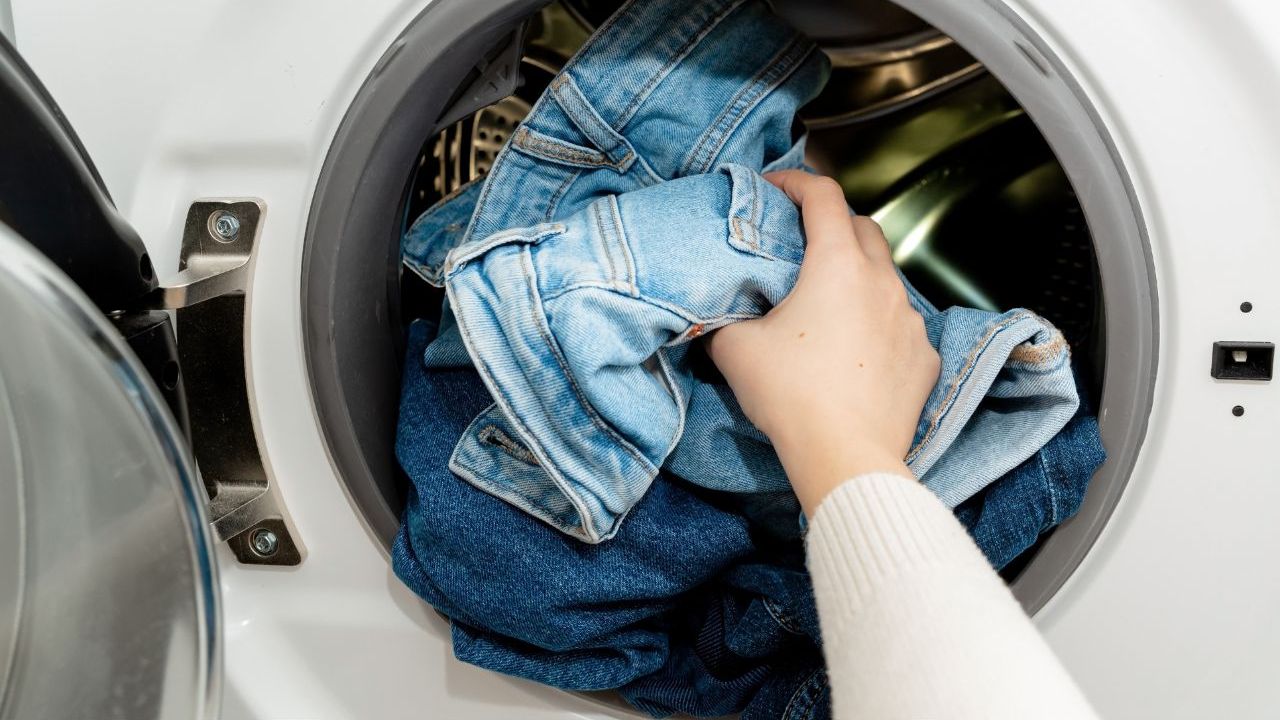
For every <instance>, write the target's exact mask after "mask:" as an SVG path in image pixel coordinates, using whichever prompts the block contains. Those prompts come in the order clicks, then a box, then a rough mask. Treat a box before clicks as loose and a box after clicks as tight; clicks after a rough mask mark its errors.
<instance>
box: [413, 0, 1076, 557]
mask: <svg viewBox="0 0 1280 720" xmlns="http://www.w3.org/2000/svg"><path fill="white" fill-rule="evenodd" d="M827 72H828V67H827V62H826V59H825V56H823V55H822V53H820V52H818V51H817V49H816V48H815V47H814V46H813V45H812V43H810V42H809V41H808V40H807V39H806V38H804V37H803V36H801V35H800V34H798V33H796V32H795V31H794V30H792V29H791V28H789V27H787V26H786V24H785V23H783V22H782V21H781V20H779V19H778V18H776V17H774V16H773V15H772V14H771V13H770V11H769V9H768V7H767V6H766V5H765V3H764V2H762V0H697V1H696V2H688V1H687V0H645V1H635V2H630V3H628V4H627V5H625V6H623V8H622V9H621V10H619V11H618V13H617V14H615V15H614V17H613V18H612V19H610V21H609V22H607V23H606V24H605V25H604V26H602V27H601V28H600V30H599V31H597V33H596V34H595V35H594V36H593V37H592V38H591V39H590V40H588V42H587V44H586V45H585V46H584V47H583V48H582V50H581V51H580V52H579V53H578V55H577V56H576V57H575V58H574V59H573V60H571V61H570V62H569V64H568V65H567V66H566V67H565V68H564V70H563V71H562V72H561V74H560V75H559V76H557V78H556V79H555V80H553V81H552V83H551V85H550V87H549V88H548V90H547V91H546V92H545V93H544V95H543V96H542V98H541V99H539V101H538V102H537V104H536V105H535V106H534V108H533V110H532V112H531V113H530V115H529V116H528V117H527V118H526V119H525V120H524V121H523V122H522V123H521V125H520V127H519V128H518V129H517V130H516V132H515V133H514V134H513V135H512V138H511V140H510V142H509V143H508V145H507V146H506V147H505V148H504V149H503V150H502V152H501V153H500V154H499V156H498V157H497V159H496V160H495V162H494V165H493V167H492V169H491V170H490V172H489V174H488V175H487V177H486V179H485V180H484V182H481V183H475V184H473V185H470V186H468V187H465V188H464V189H463V190H462V191H461V192H460V193H458V194H457V195H455V196H454V197H452V198H449V199H447V200H445V201H444V202H442V203H441V204H439V205H437V206H436V207H434V208H432V209H430V210H428V211H427V212H426V213H424V215H423V216H422V217H421V218H419V219H418V220H417V221H416V222H415V223H414V225H413V227H412V228H411V229H410V231H409V232H408V233H407V234H406V236H405V238H404V242H403V254H404V258H405V262H406V264H407V266H408V267H409V268H411V269H412V270H414V271H415V272H417V273H419V274H420V275H421V276H422V277H423V278H425V279H426V280H428V281H429V282H434V283H437V284H440V283H443V284H444V286H445V287H446V289H447V292H448V301H449V302H448V304H449V309H450V310H451V312H452V314H453V316H454V319H456V325H454V326H452V327H451V328H450V332H448V333H445V334H443V335H442V338H441V340H440V341H439V342H440V343H441V345H442V347H440V348H438V349H434V350H432V351H428V354H427V357H428V359H429V360H438V361H443V362H445V363H446V364H447V366H453V365H454V364H456V361H457V360H458V359H459V358H460V356H461V355H462V354H463V351H464V350H465V354H467V355H468V356H469V357H470V358H471V359H472V360H473V361H474V363H475V367H476V369H477V370H478V371H479V373H480V377H481V379H482V380H483V382H484V384H485V387H486V388H487V389H488V390H489V393H490V394H491V395H492V397H493V400H494V403H493V405H492V406H490V407H487V408H483V409H482V410H481V412H479V413H478V414H477V416H476V417H475V418H474V422H472V423H471V424H470V425H469V426H468V427H467V428H466V430H465V432H464V433H463V434H462V436H461V440H460V441H459V442H458V444H457V446H456V449H455V452H454V453H453V454H452V456H451V457H450V460H449V467H450V468H451V469H452V470H453V471H454V472H455V473H456V474H457V475H459V476H460V477H462V478H464V479H466V480H467V481H468V482H470V483H472V484H473V485H475V486H476V487H478V488H480V489H482V490H484V491H485V492H488V493H491V494H493V495H495V496H497V497H500V498H502V499H503V500H505V501H507V502H508V503H510V504H511V505H513V506H515V507H518V508H520V509H522V510H524V511H526V512H528V513H529V514H530V515H532V516H534V517H537V518H539V519H541V520H542V521H544V522H546V523H547V524H549V525H551V526H552V527H555V528H557V529H558V530H560V531H562V532H564V533H566V534H568V535H570V536H572V537H575V538H577V539H579V540H582V541H584V542H587V543H599V542H602V541H604V540H608V539H610V538H613V537H615V536H616V534H617V533H618V532H619V529H620V527H621V526H622V524H623V520H624V518H626V517H628V515H629V514H630V513H632V512H633V511H634V509H635V508H636V507H637V505H638V503H639V502H640V501H641V500H642V498H643V497H644V496H645V494H646V492H648V491H649V489H650V487H651V484H652V483H653V481H654V478H655V477H657V476H658V473H659V470H660V469H661V468H663V467H665V468H667V469H668V470H671V471H672V472H675V473H676V474H678V475H679V476H681V477H682V478H683V479H684V480H685V481H687V482H689V483H693V484H696V485H700V486H702V487H705V488H708V489H712V490H719V491H729V492H736V493H757V492H771V491H783V490H786V489H787V487H788V486H787V481H786V477H785V475H784V474H783V472H782V469H781V466H780V464H779V463H778V461H777V458H776V456H775V455H774V453H773V451H772V448H771V447H770V446H769V445H768V443H767V441H766V439H765V438H764V437H763V436H762V435H761V434H760V433H759V432H758V431H757V430H756V429H755V428H754V427H753V426H752V425H751V423H750V422H749V421H748V420H747V419H746V417H745V416H744V415H743V414H742V411H741V409H740V408H739V407H738V405H737V403H736V402H735V401H734V400H733V398H732V396H731V395H729V394H728V393H727V392H726V390H725V388H724V387H723V385H719V386H717V385H716V384H715V383H708V382H707V381H705V380H703V379H701V378H699V377H698V376H697V374H696V373H695V372H694V366H695V364H696V356H697V355H698V353H699V350H698V349H697V348H696V346H694V345H691V344H690V341H692V340H694V339H696V338H697V337H699V336H701V335H703V334H705V333H707V332H709V331H711V330H714V329H715V328H717V327H720V326H722V325H725V324H728V323H732V322H736V321H739V320H743V319H748V318H753V317H758V316H760V315H762V314H763V313H765V312H767V311H768V310H769V308H771V307H772V306H774V305H776V304H777V303H778V302H779V301H781V300H782V298H783V297H785V296H786V294H787V293H788V292H789V291H790V289H791V287H792V286H793V285H794V283H795V279H796V275H797V272H798V269H799V263H800V261H801V259H802V257H803V255H804V236H803V232H802V229H801V224H800V218H799V213H798V211H797V209H796V207H795V206H794V205H793V204H792V203H791V202H790V200H789V199H788V198H787V197H786V196H785V195H784V194H783V193H782V192H781V191H780V190H778V189H777V188H775V187H773V186H772V185H770V184H769V183H768V182H766V181H765V180H764V179H763V177H762V176H761V172H763V171H767V170H771V169H778V168H796V167H801V166H802V164H803V156H804V143H803V139H802V138H801V139H800V140H798V141H797V140H795V139H794V138H793V136H792V128H793V125H794V122H795V113H796V109H797V108H798V107H799V106H800V105H802V104H803V103H804V102H805V101H806V100H808V99H810V98H812V97H813V96H815V95H816V94H817V92H818V91H819V90H820V89H821V87H822V85H823V83H824V82H825V80H826V76H827ZM908 292H909V296H910V298H911V300H912V303H913V305H914V306H915V307H916V309H917V310H919V311H920V312H921V314H922V315H924V316H925V322H926V328H927V331H928V335H929V340H930V342H931V343H932V344H933V345H934V347H936V348H937V350H938V352H939V354H940V356H941V358H942V374H941V377H940V378H939V381H938V383H937V386H936V387H935V388H934V390H933V392H932V394H931V395H930V397H929V399H928V402H927V404H926V406H925V409H924V413H923V414H922V416H921V418H920V421H919V426H918V428H917V432H916V437H915V443H914V445H913V447H912V449H911V452H910V455H909V456H908V457H907V462H908V464H909V466H910V467H911V468H912V470H913V471H914V472H915V473H916V474H917V475H919V476H920V477H921V479H922V481H923V482H924V483H925V485H927V486H928V487H929V488H930V489H931V490H933V491H934V492H935V493H936V494H937V495H938V496H939V497H941V498H942V499H943V500H944V501H945V502H947V503H948V504H949V505H952V506H954V505H956V504H958V503H960V502H962V501H964V500H965V499H967V498H969V497H971V496H973V495H974V494H975V493H976V492H978V491H979V490H980V489H981V488H983V487H985V486H986V485H987V484H988V483H990V482H991V481H993V480H995V479H996V478H998V477H1001V476H1002V475H1004V474H1005V473H1007V472H1008V471H1009V470H1011V469H1013V468H1014V467H1015V466H1017V465H1018V464H1019V463H1021V462H1022V461H1023V460H1025V459H1027V458H1028V457H1030V456H1031V455H1032V454H1034V453H1035V452H1036V450H1038V449H1039V448H1040V447H1041V446H1042V445H1044V444H1045V443H1046V442H1047V441H1048V440H1049V439H1050V438H1051V437H1053V436H1054V434H1056V433H1057V432H1058V431H1059V430H1061V429H1062V427H1063V426H1064V425H1065V424H1066V422H1067V420H1068V419H1069V418H1070V417H1071V416H1072V415H1073V413H1074V412H1075V410H1076V408H1077V405H1078V397H1077V394H1076V390H1075V387H1074V384H1073V380H1072V374H1071V368H1070V362H1069V357H1070V353H1069V350H1068V348H1067V345H1066V342H1065V341H1064V340H1063V337H1062V335H1061V334H1060V333H1059V332H1058V331H1057V330H1056V329H1054V328H1053V327H1052V326H1051V325H1049V324H1048V323H1047V322H1046V321H1044V320H1043V319H1041V318H1039V317H1037V316H1036V315H1034V314H1033V313H1031V312H1029V311H1027V310H1011V311H1009V312H1005V313H1003V314H996V313H989V312H984V311H979V310H973V309H967V308H951V309H949V310H946V311H942V312H939V311H938V310H937V309H936V308H934V307H933V306H932V305H930V304H929V303H928V302H927V301H926V300H925V299H924V298H922V297H920V296H919V294H918V293H916V292H915V291H914V289H912V288H910V286H909V285H908Z"/></svg>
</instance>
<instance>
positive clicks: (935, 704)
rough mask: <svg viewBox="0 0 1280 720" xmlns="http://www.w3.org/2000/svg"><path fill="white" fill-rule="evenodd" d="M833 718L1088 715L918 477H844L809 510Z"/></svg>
mask: <svg viewBox="0 0 1280 720" xmlns="http://www.w3.org/2000/svg"><path fill="white" fill-rule="evenodd" d="M808 551H809V570H810V573H811V574H812V576H813V587H814V593H815V595H816V597H817V603H818V617H819V620H820V622H821V625H822V639H823V652H824V654H825V655H826V660H827V672H828V675H829V677H830V682H831V691H832V699H833V704H834V709H835V718H836V719H837V720H856V719H860V718H876V719H880V718H885V719H890V718H983V719H993V720H994V719H1002V718H1011V719H1012V718H1019V719H1020V718H1094V717H1096V716H1095V715H1094V713H1093V710H1092V709H1091V708H1090V706H1089V704H1088V702H1087V701H1086V700H1085V698H1084V696H1083V695H1082V694H1081V692H1080V690H1079V689H1078V688H1077V687H1076V685H1075V683H1074V682H1073V681H1072V680H1071V677H1070V676H1069V675H1067V672H1066V670H1065V669H1064V668H1063V667H1062V665H1061V664H1060V663H1059V662H1058V659H1057V658H1056V657H1055V656H1054V654H1053V652H1052V651H1051V650H1050V649H1049V646H1048V645H1047V644H1046V643H1045V641H1044V639H1043V638H1041V636H1040V634H1039V633H1038V632H1037V631H1036V629H1035V627H1034V626H1033V625H1032V623H1031V620H1030V619H1029V618H1028V617H1027V616H1026V614H1025V613H1023V611H1022V608H1021V606H1019V605H1018V603H1017V601H1015V600H1014V598H1013V595H1012V594H1011V593H1010V592H1009V590H1008V589H1007V588H1006V587H1005V585H1004V583H1003V582H1002V581H1001V580H1000V577H999V576H998V575H996V573H995V572H994V571H993V570H992V569H991V566H990V565H988V564H987V561H986V559H985V558H984V557H983V555H982V553H981V551H980V550H979V549H978V547H977V546H976V545H974V543H973V541H972V540H971V539H970V538H969V536H968V535H967V534H966V533H965V531H964V528H963V527H961V525H960V523H959V522H958V521H957V520H956V519H955V517H954V516H953V515H952V514H951V512H950V511H949V510H948V509H947V508H946V507H945V506H944V505H943V504H942V503H941V502H939V501H938V499H937V498H936V497H934V495H933V494H932V493H930V492H929V491H928V490H927V489H925V488H924V487H922V486H921V485H920V484H919V483H918V482H916V481H915V480H909V479H907V478H904V477H900V476H897V475H889V474H871V475H863V476H861V477H857V478H854V479H853V480H851V481H849V482H846V483H844V484H843V485H841V486H840V487H839V488H837V489H836V490H834V491H832V492H831V494H830V495H828V496H827V498H826V499H825V500H824V501H823V502H822V505H821V506H820V507H819V508H818V511H817V512H816V513H815V514H814V517H813V519H812V522H811V525H810V529H809V537H808Z"/></svg>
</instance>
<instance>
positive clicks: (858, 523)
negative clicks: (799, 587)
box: [808, 473, 991, 612]
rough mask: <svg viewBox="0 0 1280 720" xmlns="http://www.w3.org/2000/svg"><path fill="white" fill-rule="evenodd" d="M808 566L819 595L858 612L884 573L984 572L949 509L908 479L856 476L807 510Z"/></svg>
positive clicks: (978, 555)
mask: <svg viewBox="0 0 1280 720" xmlns="http://www.w3.org/2000/svg"><path fill="white" fill-rule="evenodd" d="M808 548H809V567H810V570H811V572H812V574H813V577H814V585H815V588H814V589H815V591H816V592H817V593H818V594H819V595H823V594H825V593H831V594H830V595H828V597H839V598H842V599H843V603H842V604H843V605H844V610H845V611H846V612H857V611H858V610H859V609H860V608H861V607H862V606H863V604H865V603H866V602H867V601H868V599H869V598H870V597H871V595H872V593H874V591H875V588H876V587H878V586H880V585H881V584H882V583H881V581H882V579H883V578H884V577H885V576H887V575H898V574H903V573H910V572H913V571H915V570H918V569H921V568H923V567H926V566H936V565H946V566H948V567H950V568H951V569H953V570H954V569H956V568H958V567H963V566H965V565H970V566H972V567H973V568H974V569H975V570H977V571H978V572H981V573H984V574H989V573H990V572H991V570H990V567H989V566H988V565H987V563H986V559H985V558H983V556H982V553H981V551H979V550H978V548H977V546H975V545H974V544H973V541H972V540H970V539H969V537H968V535H967V534H966V533H965V531H964V528H963V527H962V526H961V525H960V523H959V521H957V520H956V518H955V516H954V515H952V514H951V511H950V510H949V509H948V508H947V507H946V506H945V505H943V504H942V502H941V501H939V500H938V498H936V497H935V496H934V495H933V493H931V492H929V490H928V489H926V488H925V487H924V486H922V485H921V484H920V483H919V482H918V481H916V480H914V479H909V478H905V477H902V476H900V475H893V474H889V473H871V474H867V475H860V476H858V477H855V478H853V479H851V480H849V481H847V482H845V483H844V484H843V485H841V486H840V487H838V488H836V489H835V490H833V491H831V494H829V495H828V496H827V498H826V499H825V500H823V501H822V504H821V505H820V506H819V507H818V511H817V512H816V513H814V517H813V518H812V520H811V522H810V526H809V535H808Z"/></svg>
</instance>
